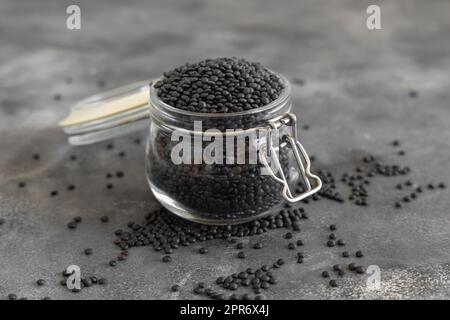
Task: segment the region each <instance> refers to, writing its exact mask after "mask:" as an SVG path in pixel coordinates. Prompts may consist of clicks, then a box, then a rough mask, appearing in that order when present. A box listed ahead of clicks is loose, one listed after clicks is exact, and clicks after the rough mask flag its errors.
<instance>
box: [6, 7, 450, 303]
mask: <svg viewBox="0 0 450 320" xmlns="http://www.w3.org/2000/svg"><path fill="white" fill-rule="evenodd" d="M69 4H80V6H81V10H82V29H81V30H78V31H70V30H67V29H66V27H65V19H66V14H65V9H66V6H67V5H69ZM369 4H380V5H381V8H382V30H378V31H369V30H367V28H366V27H365V19H366V13H365V11H366V8H367V6H368V5H369ZM449 38H450V2H449V1H446V0H440V1H439V0H433V1H420V0H415V1H412V0H399V1H360V0H343V1H335V0H323V1H317V0H307V1H299V0H287V1H268V0H240V1H229V0H227V1H225V0H190V1H174V0H151V1H125V0H121V1H95V2H94V1H73V2H71V1H59V0H58V1H56V0H55V1H17V0H3V1H1V2H0V44H1V45H0V130H1V131H0V217H2V218H5V219H6V222H5V224H4V225H3V226H0V298H5V297H6V295H7V294H8V293H16V294H18V295H19V296H26V297H28V298H42V297H44V296H46V295H48V296H50V297H52V298H61V299H94V298H99V299H111V298H115V299H132V298H138V299H142V298H148V299H174V298H179V297H181V298H193V297H194V296H193V295H192V294H191V288H192V284H193V283H194V282H195V281H199V280H206V281H212V280H213V279H215V277H217V276H219V275H224V274H230V273H233V272H236V271H240V270H242V269H243V268H245V267H247V266H248V265H250V266H253V267H257V266H259V265H261V264H263V263H271V262H273V261H274V260H275V259H276V258H278V257H284V258H285V259H287V260H288V261H289V262H288V264H287V265H286V266H285V267H284V268H282V269H281V270H280V271H279V272H278V279H279V283H278V284H277V285H276V286H273V287H272V288H271V289H270V290H268V291H267V292H265V293H264V295H265V297H266V298H274V299H285V298H292V299H300V298H325V299H327V298H448V297H449V293H450V292H449V291H450V290H449V287H448V284H449V282H450V276H449V271H450V268H449V264H448V263H449V259H450V221H449V213H450V212H449V208H450V205H449V197H448V196H449V194H448V189H446V190H445V191H440V192H438V191H435V192H427V193H426V194H424V195H423V196H422V197H421V198H420V199H419V200H417V201H415V202H413V203H411V204H408V205H406V206H405V207H404V208H403V209H402V210H394V209H393V208H392V203H393V202H394V201H395V200H396V199H397V198H398V197H399V195H400V193H399V192H396V191H395V190H394V186H395V184H396V183H397V182H401V181H404V179H402V178H377V179H375V180H374V182H373V183H372V185H371V186H370V190H371V194H372V197H371V200H370V202H371V204H370V206H369V207H368V208H366V209H361V208H358V207H356V206H354V205H352V204H350V203H348V202H347V203H345V204H342V205H340V204H336V203H334V202H330V201H326V200H323V201H320V202H317V203H313V204H311V205H309V206H307V207H306V209H307V212H308V213H309V215H310V216H311V219H310V220H309V221H308V222H306V223H304V224H303V227H302V228H303V229H304V231H303V233H302V238H303V239H304V241H305V243H306V245H305V248H304V251H305V254H306V259H305V263H304V264H303V265H298V264H296V263H295V259H294V258H293V255H294V253H293V252H289V251H287V250H285V249H284V247H285V246H286V240H284V239H282V237H281V235H282V234H283V233H284V231H276V232H271V233H267V234H265V235H263V236H261V237H260V238H262V239H263V243H264V244H265V248H264V249H263V250H260V251H256V250H247V251H248V259H246V260H239V259H236V257H235V254H236V251H235V250H234V249H233V248H232V246H231V245H230V244H228V243H226V242H223V241H214V242H210V243H209V244H208V246H209V247H210V253H209V254H207V255H203V256H200V255H198V254H197V253H196V249H198V247H199V245H195V246H193V247H189V248H182V249H180V250H178V251H177V253H176V255H175V256H174V261H173V263H171V264H169V265H167V264H162V263H160V254H157V253H155V252H153V251H152V250H150V249H149V248H148V247H146V248H139V249H134V250H131V257H130V259H129V261H128V262H126V263H123V264H120V265H119V266H118V267H117V268H115V269H113V268H109V267H107V266H106V263H107V262H108V261H109V259H110V258H111V257H114V256H115V255H116V254H117V250H116V248H115V247H114V245H113V244H112V242H113V240H114V235H113V231H114V230H115V229H117V228H122V227H125V224H126V222H127V221H129V220H135V221H142V220H143V216H144V215H145V213H146V212H147V211H149V210H150V209H152V208H156V207H157V206H158V205H157V203H156V202H155V200H154V198H153V196H152V195H151V193H150V191H149V189H148V187H147V184H146V180H145V176H144V161H143V160H144V158H143V155H144V148H143V146H142V145H141V146H137V145H134V144H133V143H131V142H132V141H133V139H134V137H136V135H135V136H133V137H125V138H121V139H117V140H116V141H115V145H116V148H115V149H114V150H112V151H111V150H106V148H105V144H100V145H95V146H88V147H81V148H74V147H71V146H69V145H68V144H67V142H66V138H65V136H64V134H63V133H62V132H61V130H60V129H58V128H57V127H56V123H57V121H58V120H59V119H60V118H62V117H63V116H65V115H66V114H67V113H68V111H69V108H70V106H71V105H72V104H73V103H74V102H76V101H77V100H79V99H81V98H84V97H86V96H88V95H90V94H93V93H96V92H97V91H99V90H100V88H99V87H98V85H97V82H98V81H99V80H104V81H105V82H106V88H113V87H115V86H118V85H122V84H127V83H129V82H133V81H138V80H143V79H148V78H152V77H156V76H158V75H160V74H161V73H162V72H163V71H165V70H168V69H170V68H172V67H174V66H177V65H179V64H182V63H184V62H186V61H198V60H200V59H201V58H205V57H217V56H240V57H245V58H247V59H250V60H256V61H260V62H262V63H263V64H265V65H266V66H268V67H269V68H271V69H273V70H276V71H278V72H281V73H283V74H285V75H286V76H287V77H288V78H289V79H292V78H294V77H299V78H302V79H304V80H305V85H304V86H294V90H293V96H294V99H295V103H296V105H295V108H296V113H297V115H298V117H299V119H300V121H301V122H302V123H303V124H304V123H308V124H309V125H310V127H311V129H310V130H309V131H306V132H302V133H301V138H302V141H303V142H304V144H305V146H306V147H307V150H308V151H309V152H310V153H312V154H314V155H315V156H316V158H317V159H318V161H317V162H316V163H315V168H323V169H327V170H330V171H332V172H333V173H335V174H336V176H338V175H339V174H341V173H342V172H343V171H345V170H347V169H350V168H353V167H354V166H355V163H356V162H357V161H358V160H359V159H360V158H361V157H362V156H364V155H366V154H367V153H373V154H375V155H377V156H378V157H379V158H380V159H381V160H383V161H386V162H389V163H392V162H400V161H406V164H407V165H410V166H411V168H412V169H413V173H412V175H411V178H412V179H413V180H414V181H415V182H417V183H428V182H433V181H444V182H450V173H449V160H450V157H449V147H450V130H449V123H450V122H449V121H450V112H449V108H450V106H449V102H450V90H449V89H450V86H449V85H450V78H449V70H450V55H449V53H450V41H449V40H450V39H449ZM67 78H71V79H72V80H73V81H72V83H67V81H66V79H67ZM410 90H417V92H418V96H417V97H416V98H414V99H412V98H410V97H409V96H408V92H409V91H410ZM54 94H61V95H62V99H61V100H60V101H55V100H54V99H53V96H54ZM143 135H144V134H143ZM397 138H398V139H400V140H401V141H402V143H403V146H402V148H403V149H404V150H405V151H406V153H407V157H406V158H400V157H398V156H397V155H396V154H395V150H394V149H393V148H392V147H391V146H389V143H390V141H391V140H393V139H397ZM122 150H124V151H126V152H127V156H126V157H125V158H123V159H122V158H119V157H118V156H117V153H118V152H119V151H122ZM33 153H39V154H40V155H41V160H39V161H35V160H33V159H32V154H33ZM72 154H76V155H77V156H78V160H77V161H76V162H70V161H68V159H69V157H70V156H71V155H72ZM116 170H123V171H124V172H125V177H124V178H123V179H122V180H120V181H119V180H118V181H116V184H115V188H114V189H113V190H111V191H108V190H106V189H105V187H104V186H105V183H106V179H105V174H106V173H107V172H115V171H116ZM20 181H25V182H26V183H27V187H26V188H24V189H19V188H18V187H17V185H18V183H19V182H20ZM70 183H73V184H75V185H76V186H77V189H76V191H74V192H71V193H69V192H67V191H65V189H66V186H67V185H68V184H70ZM52 190H59V191H60V195H59V196H58V197H56V198H50V196H49V193H50V191H52ZM342 191H343V192H344V194H346V193H345V192H347V191H346V189H342ZM104 214H107V215H109V216H110V218H111V221H110V222H109V223H108V224H102V223H100V222H99V217H100V216H102V215H104ZM76 215H80V216H82V217H83V219H84V221H83V223H82V224H81V225H80V227H79V228H78V230H76V231H70V230H68V229H67V228H66V227H65V225H66V223H67V222H69V221H70V220H71V219H72V218H73V217H74V216H76ZM329 223H338V226H339V231H338V234H340V235H341V236H342V237H344V238H345V239H346V240H347V241H348V243H349V245H348V250H351V251H352V252H354V250H356V249H362V250H363V251H364V252H365V253H366V257H365V258H364V259H363V263H364V264H366V265H369V264H375V265H378V266H379V267H380V268H381V271H382V280H383V283H382V288H381V289H380V290H378V291H370V290H368V289H367V287H366V285H365V277H356V276H354V275H348V276H346V277H345V278H344V279H342V280H340V287H339V288H336V289H330V288H327V283H326V281H324V280H323V279H321V278H320V276H319V275H320V272H321V271H322V270H324V269H326V268H329V267H330V266H332V265H333V264H335V263H338V262H343V260H342V259H341V258H339V250H337V249H336V248H334V249H329V248H326V247H325V246H324V242H325V240H326V237H327V230H326V227H327V225H328V224H329ZM244 241H245V242H248V241H250V243H252V242H253V241H255V239H245V240H244ZM86 247H92V248H94V255H93V256H89V257H87V256H84V255H83V254H82V250H83V249H84V248H86ZM70 264H77V265H80V266H81V268H82V272H83V273H85V274H96V275H101V274H104V275H105V276H106V277H107V278H108V279H109V285H108V286H106V287H99V286H97V287H93V288H89V289H87V290H84V291H83V292H82V293H80V294H73V293H71V292H68V291H67V290H65V289H64V288H62V287H60V286H59V284H58V281H59V278H60V277H59V274H60V271H61V270H63V269H64V268H65V267H66V266H68V265H70ZM39 278H44V279H46V280H47V283H48V284H47V286H45V287H42V288H38V287H37V286H36V285H35V281H36V280H37V279H39ZM175 283H182V284H185V287H184V288H183V289H182V290H181V292H180V293H176V294H174V293H171V292H170V291H169V288H170V286H171V285H172V284H175Z"/></svg>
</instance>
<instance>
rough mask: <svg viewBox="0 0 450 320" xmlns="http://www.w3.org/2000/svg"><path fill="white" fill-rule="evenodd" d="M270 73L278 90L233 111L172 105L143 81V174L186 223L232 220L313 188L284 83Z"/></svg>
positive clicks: (293, 199) (276, 205)
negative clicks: (146, 92) (146, 104)
mask: <svg viewBox="0 0 450 320" xmlns="http://www.w3.org/2000/svg"><path fill="white" fill-rule="evenodd" d="M278 77H279V78H280V81H281V82H282V83H283V85H284V89H283V91H282V92H281V94H280V96H279V97H278V98H277V99H276V100H274V101H272V102H271V103H269V104H267V105H265V106H262V107H259V108H255V109H251V110H248V111H242V112H235V113H198V112H191V111H186V110H182V109H178V108H175V107H172V106H170V105H169V104H167V103H165V102H163V101H162V100H161V99H160V98H159V97H158V95H157V93H156V89H155V88H154V86H153V85H150V117H151V124H150V134H149V137H148V141H147V147H146V174H147V179H148V182H149V185H150V188H151V190H152V192H153V193H154V195H155V197H156V198H157V199H158V201H159V202H160V203H161V204H162V205H163V206H164V207H166V208H167V209H168V210H169V211H171V212H173V213H174V214H176V215H178V216H181V217H183V218H185V219H188V220H191V221H194V222H199V223H205V224H215V225H223V224H237V223H244V222H247V221H250V220H254V219H257V218H260V217H262V216H265V215H268V214H271V213H273V212H275V211H277V210H279V206H280V204H282V203H284V202H285V201H289V202H297V201H300V200H302V199H304V198H306V197H308V196H310V195H311V194H313V193H315V192H317V191H318V190H319V189H320V188H321V181H320V179H319V178H318V177H317V176H316V175H313V174H311V172H310V161H309V158H308V155H307V154H306V152H305V150H304V148H303V146H302V145H301V144H300V143H299V142H298V139H297V129H296V119H295V116H294V115H293V114H292V113H290V111H291V105H292V104H291V97H290V84H289V82H288V81H287V80H286V79H285V78H284V77H282V76H280V75H278ZM156 82H157V81H154V82H153V84H154V83H156ZM311 182H312V183H311ZM291 190H294V191H295V193H296V194H297V195H294V192H293V191H291Z"/></svg>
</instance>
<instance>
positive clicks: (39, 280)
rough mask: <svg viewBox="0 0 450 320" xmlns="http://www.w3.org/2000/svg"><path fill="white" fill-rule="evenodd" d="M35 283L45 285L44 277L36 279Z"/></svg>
mask: <svg viewBox="0 0 450 320" xmlns="http://www.w3.org/2000/svg"><path fill="white" fill-rule="evenodd" d="M36 284H37V285H38V286H43V285H45V280H44V279H38V280H37V281H36Z"/></svg>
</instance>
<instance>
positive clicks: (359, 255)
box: [355, 250, 364, 258]
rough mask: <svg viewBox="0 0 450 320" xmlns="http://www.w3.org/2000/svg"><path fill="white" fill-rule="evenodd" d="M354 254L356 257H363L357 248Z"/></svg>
mask: <svg viewBox="0 0 450 320" xmlns="http://www.w3.org/2000/svg"><path fill="white" fill-rule="evenodd" d="M355 256H356V257H358V258H362V257H364V254H363V253H362V251H361V250H358V251H356V252H355Z"/></svg>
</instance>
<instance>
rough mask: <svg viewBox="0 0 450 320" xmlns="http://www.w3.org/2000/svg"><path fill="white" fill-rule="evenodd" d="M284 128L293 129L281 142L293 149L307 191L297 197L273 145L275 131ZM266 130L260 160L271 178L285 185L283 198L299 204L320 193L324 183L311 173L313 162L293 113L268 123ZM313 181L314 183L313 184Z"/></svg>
mask: <svg viewBox="0 0 450 320" xmlns="http://www.w3.org/2000/svg"><path fill="white" fill-rule="evenodd" d="M282 126H289V127H290V129H291V130H290V131H291V132H290V133H289V134H284V135H283V136H282V137H281V140H282V141H284V142H285V143H286V144H287V145H288V147H290V148H291V149H292V151H293V153H294V156H295V159H296V160H297V164H298V166H299V168H300V174H301V176H302V178H303V182H304V183H305V186H306V191H305V192H303V193H301V194H299V195H297V196H294V195H293V194H292V191H291V189H290V188H289V184H288V181H287V179H286V176H285V174H284V172H283V169H282V168H281V164H280V161H279V159H278V156H277V153H276V151H275V148H274V147H273V143H272V133H273V131H275V130H278V129H280V128H281V127H282ZM266 130H267V136H266V142H263V143H262V145H261V147H260V152H259V158H260V161H261V162H262V163H263V164H264V166H265V168H266V170H267V172H268V173H269V174H270V175H271V177H272V178H273V179H274V180H275V181H277V182H279V183H280V184H282V185H283V191H282V192H281V194H282V196H283V198H284V199H285V200H287V201H289V202H297V201H300V200H302V199H305V198H306V197H309V196H310V195H313V194H314V193H316V192H317V191H319V190H320V188H321V187H322V181H321V180H320V178H319V177H318V176H317V175H314V174H312V173H311V171H310V169H311V161H310V159H309V157H308V154H307V153H306V151H305V148H304V147H303V146H302V144H301V143H300V142H299V141H298V139H297V120H296V117H295V115H294V114H293V113H286V114H285V115H283V116H281V117H278V118H276V119H273V120H270V121H268V126H267V128H266ZM278 132H279V131H278ZM268 157H270V159H271V161H273V164H274V165H275V169H276V171H277V174H275V173H274V171H273V170H272V168H271V166H270V165H269V161H268ZM311 180H312V181H314V183H313V184H311ZM312 186H314V187H312Z"/></svg>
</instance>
